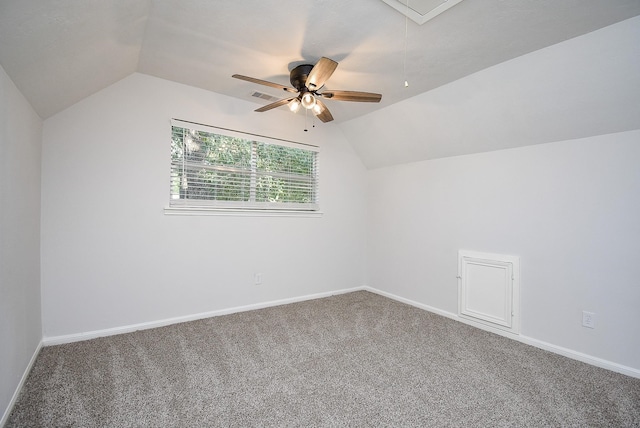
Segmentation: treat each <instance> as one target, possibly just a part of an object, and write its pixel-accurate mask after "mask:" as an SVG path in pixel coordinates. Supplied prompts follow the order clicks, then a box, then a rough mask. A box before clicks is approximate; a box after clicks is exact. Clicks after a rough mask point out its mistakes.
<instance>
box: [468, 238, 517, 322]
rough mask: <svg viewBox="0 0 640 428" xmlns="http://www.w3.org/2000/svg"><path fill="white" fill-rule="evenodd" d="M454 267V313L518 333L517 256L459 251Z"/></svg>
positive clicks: (470, 319)
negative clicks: (456, 300)
mask: <svg viewBox="0 0 640 428" xmlns="http://www.w3.org/2000/svg"><path fill="white" fill-rule="evenodd" d="M458 266H459V267H458V281H459V305H458V315H460V316H461V317H463V318H465V319H467V320H469V321H471V322H473V323H479V324H482V325H485V326H490V327H494V328H499V329H501V330H506V331H509V332H512V333H518V332H519V313H518V312H519V304H518V303H519V294H520V293H519V282H520V281H519V269H520V268H519V258H518V257H515V256H506V255H500V254H487V253H478V252H472V251H462V250H461V251H459V253H458Z"/></svg>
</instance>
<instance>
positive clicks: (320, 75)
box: [305, 57, 338, 91]
mask: <svg viewBox="0 0 640 428" xmlns="http://www.w3.org/2000/svg"><path fill="white" fill-rule="evenodd" d="M337 66H338V63H337V62H335V61H334V60H332V59H329V58H325V57H322V58H320V60H319V61H318V62H317V63H316V65H314V66H313V68H312V69H311V72H310V73H309V76H308V77H307V81H306V82H305V86H306V87H307V88H309V90H311V91H316V90H318V89H320V88H322V86H324V82H326V81H327V79H329V77H331V75H332V74H333V72H334V71H335V70H336V67H337Z"/></svg>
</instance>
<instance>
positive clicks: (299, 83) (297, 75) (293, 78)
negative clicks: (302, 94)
mask: <svg viewBox="0 0 640 428" xmlns="http://www.w3.org/2000/svg"><path fill="white" fill-rule="evenodd" d="M312 69H313V65H311V64H302V65H299V66H297V67H296V68H294V69H293V70H291V73H290V74H289V81H290V82H291V85H293V87H294V88H296V89H297V90H298V91H302V90H303V88H305V89H306V86H305V85H304V84H305V83H306V81H307V77H309V73H311V70H312Z"/></svg>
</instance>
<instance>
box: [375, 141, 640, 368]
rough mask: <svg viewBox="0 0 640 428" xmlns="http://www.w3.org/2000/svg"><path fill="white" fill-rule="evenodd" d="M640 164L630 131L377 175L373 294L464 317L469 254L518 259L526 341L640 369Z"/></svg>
mask: <svg viewBox="0 0 640 428" xmlns="http://www.w3.org/2000/svg"><path fill="white" fill-rule="evenodd" d="M639 162H640V131H630V132H625V133H618V134H611V135H605V136H599V137H590V138H585V139H579V140H571V141H563V142H556V143H550V144H543V145H536V146H529V147H524V148H518V149H508V150H502V151H495V152H489V153H483V154H475V155H465V156H459V157H451V158H445V159H437V160H430V161H422V162H418V163H412V164H405V165H399V166H393V167H387V168H381V169H377V170H372V171H370V172H369V190H368V200H369V202H368V206H369V208H368V214H369V217H368V238H369V242H368V261H367V265H368V284H369V285H371V286H373V287H376V288H379V289H381V290H384V291H387V292H390V293H393V294H396V295H399V296H402V297H404V298H407V299H411V300H414V301H416V302H419V303H422V304H425V305H429V306H432V307H434V308H437V309H440V310H443V311H447V312H451V313H457V280H456V274H457V265H456V263H457V251H458V250H459V249H466V250H475V251H482V252H489V253H499V254H500V253H501V254H510V255H517V256H520V258H521V333H522V334H523V335H524V336H528V337H530V338H534V339H537V340H540V341H544V342H547V343H550V344H552V345H556V346H560V347H564V348H568V349H570V350H573V351H577V352H581V353H584V354H587V355H590V356H593V357H597V358H601V359H604V360H607V361H610V362H614V363H617V364H621V365H624V366H627V367H632V368H635V369H640V335H638V334H637V328H638V326H639V325H640V311H639V310H638V305H639V304H640V282H639V281H640V263H638V256H639V255H640V221H639V219H640V167H639V166H638V165H639ZM583 310H588V311H591V312H595V313H596V328H595V329H593V330H591V329H587V328H584V327H582V326H581V321H582V311H583Z"/></svg>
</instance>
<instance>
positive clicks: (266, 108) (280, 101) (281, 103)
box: [255, 97, 296, 113]
mask: <svg viewBox="0 0 640 428" xmlns="http://www.w3.org/2000/svg"><path fill="white" fill-rule="evenodd" d="M295 99H296V97H291V98H284V99H282V100H278V101H276V102H274V103H271V104H267V105H266V106H264V107H260V108H259V109H256V110H255V111H257V112H259V113H262V112H264V111H267V110H271V109H272V108H276V107H280V106H283V105H285V104H287V103H289V102H291V100H295Z"/></svg>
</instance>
